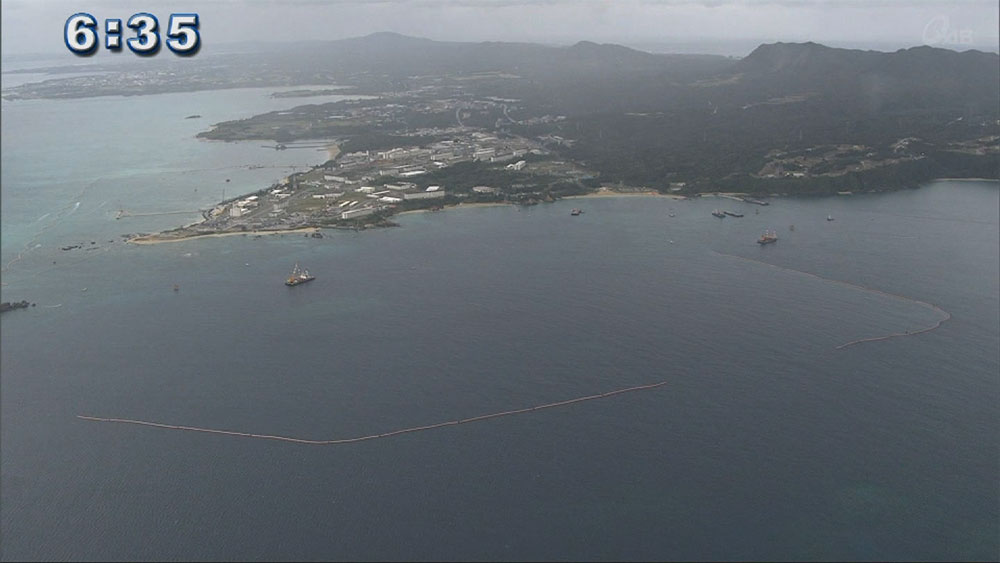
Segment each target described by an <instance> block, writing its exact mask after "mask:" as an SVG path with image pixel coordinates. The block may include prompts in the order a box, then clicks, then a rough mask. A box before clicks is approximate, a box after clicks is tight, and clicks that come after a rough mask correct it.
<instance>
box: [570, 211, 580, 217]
mask: <svg viewBox="0 0 1000 563" xmlns="http://www.w3.org/2000/svg"><path fill="white" fill-rule="evenodd" d="M581 213H583V210H582V209H574V210H573V211H570V212H569V214H570V215H572V216H574V217H575V216H577V215H579V214H581Z"/></svg>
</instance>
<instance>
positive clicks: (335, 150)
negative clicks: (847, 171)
mask: <svg viewBox="0 0 1000 563" xmlns="http://www.w3.org/2000/svg"><path fill="white" fill-rule="evenodd" d="M327 150H328V151H329V153H330V155H331V158H333V157H335V156H336V155H337V154H339V152H340V147H339V146H338V145H336V144H331V145H330V146H329V147H327ZM938 181H948V182H998V181H1000V180H998V179H996V178H935V179H934V180H930V181H928V183H930V182H938ZM858 193H864V192H858ZM826 195H833V194H826ZM748 196H749V194H747V193H744V192H701V193H698V194H692V195H690V196H685V195H675V194H663V193H660V192H657V191H654V190H647V191H637V192H617V191H614V190H610V189H607V188H599V189H597V190H596V191H594V192H591V193H587V194H580V195H570V196H563V197H560V198H559V199H558V200H556V201H559V200H563V199H587V198H607V197H662V198H667V199H673V200H686V199H691V198H695V197H721V198H726V199H732V200H737V201H742V200H743V198H744V197H748ZM789 196H792V197H794V195H793V194H768V196H766V197H772V198H779V197H789ZM515 205H517V204H516V203H513V202H475V203H468V202H461V203H457V204H454V205H446V206H444V207H443V208H442V209H431V208H425V209H409V210H406V211H400V212H399V213H393V214H392V216H402V215H408V214H413V213H430V212H433V211H441V210H443V209H459V208H463V207H464V208H472V207H477V208H478V207H505V206H515ZM198 224H199V222H195V223H191V224H189V225H185V226H184V227H182V228H189V227H193V226H196V225H198ZM322 229H323V227H298V228H295V229H277V230H260V231H239V232H224V233H203V234H197V235H191V236H182V237H171V236H164V235H163V234H161V233H155V234H150V235H143V236H138V237H134V238H131V239H128V240H127V241H126V242H128V243H133V244H137V245H150V244H164V243H171V242H183V241H188V240H193V239H199V238H209V237H215V238H219V237H231V236H239V235H253V236H263V235H282V234H285V233H315V232H319V231H321V230H322Z"/></svg>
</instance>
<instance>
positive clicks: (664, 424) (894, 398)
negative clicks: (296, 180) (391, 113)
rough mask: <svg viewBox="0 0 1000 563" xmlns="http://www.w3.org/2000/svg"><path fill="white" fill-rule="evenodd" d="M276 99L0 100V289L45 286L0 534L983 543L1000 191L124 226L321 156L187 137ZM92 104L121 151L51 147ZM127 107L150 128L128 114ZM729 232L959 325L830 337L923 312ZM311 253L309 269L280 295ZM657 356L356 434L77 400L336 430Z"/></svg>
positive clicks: (221, 542)
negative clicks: (187, 233)
mask: <svg viewBox="0 0 1000 563" xmlns="http://www.w3.org/2000/svg"><path fill="white" fill-rule="evenodd" d="M260 92H261V91H257V92H256V93H255V92H252V91H245V92H244V94H245V95H246V99H242V98H239V99H237V98H233V96H234V94H233V92H231V91H230V92H214V93H213V92H207V93H195V94H177V95H172V96H174V97H172V98H169V100H170V101H169V103H167V102H165V101H163V99H159V100H158V99H156V98H155V97H149V98H131V99H113V98H104V99H98V100H91V101H82V102H38V103H37V104H35V105H30V104H28V103H25V104H24V105H11V104H6V103H5V104H4V106H3V112H4V114H3V127H4V129H3V131H4V136H3V168H2V174H3V178H2V186H3V190H2V197H3V216H2V217H3V227H2V228H3V240H2V247H3V252H2V254H3V261H4V264H9V265H8V266H7V267H6V269H5V270H4V272H3V281H4V284H5V285H4V286H3V287H2V297H3V299H4V300H19V299H28V300H30V301H33V302H37V303H38V306H37V307H35V308H32V309H28V310H26V311H16V312H12V313H10V314H5V315H4V317H3V321H2V325H0V332H2V342H3V346H2V347H0V367H2V372H0V373H2V375H0V386H2V388H0V391H2V394H0V407H2V408H0V417H2V418H0V422H2V424H0V439H2V440H0V448H2V452H0V453H2V456H0V470H2V473H0V477H2V487H0V496H2V498H0V501H2V502H0V532H2V537H3V542H2V544H0V550H2V552H0V555H2V557H3V559H4V560H16V559H96V558H105V557H109V558H112V559H154V558H155V559H220V558H225V559H237V558H249V559H271V558H278V559H464V558H471V559H535V558H546V559H802V558H810V559H816V558H819V559H834V558H849V559H959V558H960V559H970V558H971V559H991V558H996V556H997V554H998V550H1000V543H998V540H997V537H998V536H997V531H998V523H1000V514H998V506H1000V502H998V501H1000V491H998V487H997V482H996V475H997V474H998V470H1000V467H998V460H997V457H996V452H997V451H998V450H997V448H998V446H1000V440H998V436H1000V434H998V432H997V430H998V428H997V424H998V422H997V421H998V417H997V414H998V412H997V411H998V408H997V405H998V404H1000V402H998V399H1000V382H998V380H997V377H996V374H997V373H998V370H1000V357H998V356H1000V351H998V346H1000V344H998V343H1000V303H998V301H1000V297H998V296H1000V282H998V280H1000V264H998V226H997V223H998V221H997V209H998V206H1000V199H998V193H1000V192H998V189H997V185H996V183H995V182H994V183H989V182H978V183H976V182H937V183H932V184H929V185H927V186H924V187H922V188H920V189H918V190H910V191H903V192H896V193H891V194H878V195H864V196H852V197H831V198H813V199H779V200H774V201H773V203H772V205H770V206H768V207H755V206H751V205H748V204H742V203H737V202H732V201H729V200H724V199H715V198H702V199H697V200H692V201H672V200H668V199H661V198H636V197H630V198H592V199H584V200H566V201H561V202H557V203H555V204H551V205H540V206H536V207H531V208H526V209H519V208H514V207H492V208H470V209H449V210H446V211H444V212H441V213H427V214H412V215H406V216H403V217H401V218H400V223H401V224H402V227H401V228H396V229H385V230H378V231H366V232H361V233H353V232H335V233H328V235H327V236H326V237H325V238H323V239H312V238H306V237H303V236H301V235H291V234H289V235H284V236H274V237H263V238H253V237H230V238H218V239H202V240H197V241H189V242H185V243H180V244H165V245H156V246H146V247H136V246H128V245H124V244H122V243H120V242H115V243H108V242H107V241H108V240H114V239H115V238H116V237H118V236H119V235H120V234H121V233H126V232H135V231H151V230H155V229H157V228H162V227H163V226H173V225H176V224H180V223H183V222H186V221H187V220H189V219H187V218H185V217H184V216H175V215H171V216H160V217H135V218H130V219H128V221H131V222H130V223H128V224H125V221H126V220H125V219H123V220H118V221H116V220H115V219H114V216H113V215H114V211H115V210H116V209H117V206H118V205H119V203H118V202H119V200H121V204H120V205H122V206H124V207H127V208H129V209H132V208H135V210H137V211H147V210H149V211H158V210H166V211H171V210H177V209H178V208H179V207H180V208H183V207H181V206H184V205H193V206H194V207H195V208H197V207H201V206H204V205H208V204H211V203H212V202H213V201H214V200H215V199H217V198H218V193H216V192H219V191H220V190H221V187H222V184H223V183H224V178H226V177H229V178H231V179H232V181H231V182H230V183H229V184H227V186H233V187H232V188H228V187H227V193H230V192H229V191H228V190H229V189H233V190H234V191H235V190H237V187H236V186H245V187H246V190H245V191H252V190H255V189H258V188H259V187H260V186H261V185H266V184H267V182H269V181H272V180H273V179H275V178H277V177H280V175H282V174H286V173H287V171H288V170H289V168H288V166H289V165H294V164H299V165H306V164H309V163H315V162H319V161H320V160H322V159H323V155H322V154H321V153H316V152H314V151H309V150H305V149H303V150H301V151H297V152H292V151H285V152H282V153H278V152H275V151H267V150H266V149H262V148H259V147H257V146H254V145H253V144H223V143H204V142H198V141H196V140H193V139H192V138H191V137H192V136H193V135H194V134H195V133H197V131H199V130H201V129H202V128H203V127H204V126H205V125H206V124H207V123H210V122H213V121H219V120H222V119H230V118H233V117H240V116H244V115H249V114H252V113H255V112H258V111H263V110H266V109H267V108H269V107H271V106H269V105H268V104H270V103H271V101H270V100H266V98H263V99H262V96H261V95H260ZM266 93H267V92H266V91H265V92H264V96H265V97H266ZM247 100H249V101H247ZM279 101H280V100H279ZM81 103H82V105H83V106H85V107H86V108H87V111H86V112H85V114H86V115H88V116H101V119H104V120H106V122H107V123H108V125H107V131H108V135H106V136H105V137H104V139H105V141H104V143H106V144H105V145H100V144H96V142H95V141H94V140H93V139H92V138H84V137H81V136H76V135H68V137H66V142H64V143H57V142H56V141H57V140H59V139H61V138H63V136H65V135H66V134H65V133H61V132H60V128H65V127H66V126H65V123H66V122H67V120H69V119H70V115H71V114H73V113H74V112H75V111H76V110H78V109H79V106H80V104H81ZM18 104H20V103H18ZM123 104H125V105H124V106H123ZM241 104H242V105H241ZM254 104H258V105H254ZM125 106H127V107H125ZM156 108H159V109H156ZM164 108H170V109H169V111H168V110H166V109H164ZM206 108H208V109H206ZM262 108H263V109H262ZM167 113H169V114H170V117H169V119H168V118H166V117H163V115H166V114H167ZM192 113H200V114H202V115H203V116H205V118H204V119H202V120H183V119H182V118H183V117H184V116H186V115H189V114H192ZM141 115H146V116H153V117H150V120H151V125H150V127H152V128H153V129H157V130H158V131H159V132H160V133H159V134H158V135H153V134H150V135H149V137H148V138H149V139H153V138H157V139H158V140H156V143H155V146H154V148H150V146H149V145H147V146H142V145H141V140H142V139H143V138H145V137H144V136H143V135H144V134H134V135H133V133H132V132H133V131H134V124H135V123H136V122H137V121H136V120H135V119H130V118H122V119H118V118H116V116H141ZM156 116H159V117H156ZM88 119H90V118H88ZM94 119H96V117H94ZM84 121H85V122H86V123H85V125H87V126H88V128H89V126H90V125H92V123H93V122H92V121H87V120H84ZM193 121H201V122H202V123H192V122H193ZM12 140H16V141H15V142H12ZM150 143H152V141H150ZM54 147H59V151H58V152H55V151H54ZM144 159H145V160H144ZM268 159H270V160H268ZM32 161H35V162H41V163H43V164H44V166H30V165H29V164H28V163H29V162H32ZM257 162H261V163H266V164H268V165H270V166H275V167H276V168H266V169H258V170H247V169H246V165H247V164H251V163H257ZM241 166H242V168H240V167H241ZM195 187H197V188H198V195H197V196H195V195H194V188H195ZM77 201H79V202H80V206H79V207H77V208H75V210H74V206H75V202H77ZM102 202H107V203H105V204H104V205H103V206H102V205H101V204H102ZM572 207H583V208H584V209H585V211H586V212H585V214H584V215H581V216H579V217H571V216H570V215H569V210H570V209H571V208H572ZM716 207H720V208H726V209H731V210H734V211H736V210H739V211H742V212H744V213H745V214H746V216H745V217H744V218H742V219H735V218H727V219H724V220H718V219H715V218H713V217H711V215H710V214H709V213H710V211H711V210H712V209H714V208H716ZM755 211H758V212H759V214H755V213H754V212H755ZM671 212H673V213H674V214H675V217H669V213H671ZM46 213H48V214H49V216H48V217H46V218H45V219H39V218H40V217H42V216H43V215H44V214H46ZM828 214H832V215H833V216H834V217H835V218H836V220H835V221H832V222H828V221H826V220H825V218H826V216H827V215H828ZM195 217H196V216H195ZM190 220H193V218H192V219H190ZM793 224H794V225H795V230H794V231H792V230H789V225H793ZM765 228H773V229H776V230H777V231H778V234H779V236H780V237H781V240H780V241H779V242H778V243H777V244H774V245H770V246H767V247H760V246H758V245H757V244H755V243H754V241H755V239H756V237H757V236H758V235H759V234H760V232H761V231H762V230H763V229H765ZM90 240H95V242H96V243H97V244H95V245H94V246H96V247H97V248H98V249H97V250H94V251H86V250H74V251H61V250H59V248H60V247H61V246H65V245H68V244H76V243H78V242H81V241H84V242H86V244H87V245H89V242H90ZM671 241H672V242H671ZM38 244H40V245H41V246H38V247H36V246H34V245H38ZM25 249H27V252H25ZM19 252H20V253H22V254H23V255H24V258H22V259H20V260H17V261H15V262H13V263H10V261H11V260H12V259H14V258H16V256H17V254H18V253H19ZM722 254H732V255H737V256H741V257H745V258H751V259H754V260H761V261H764V262H767V263H769V264H773V265H776V266H781V267H783V268H789V269H793V270H803V271H807V272H812V273H815V274H818V275H820V276H823V277H827V278H832V279H837V280H842V281H845V282H849V283H854V284H861V285H865V286H869V287H874V288H877V289H880V290H882V291H885V292H889V293H893V294H900V295H906V296H910V297H912V298H914V299H918V300H921V301H926V302H930V303H933V304H935V305H937V306H939V307H941V308H943V309H944V310H947V311H948V312H949V313H951V315H952V319H951V320H949V321H947V322H945V323H944V324H943V325H942V326H941V328H939V329H937V330H934V331H931V332H928V333H925V334H922V335H918V336H911V337H904V338H897V339H893V340H888V341H884V342H876V343H869V344H861V345H858V346H854V347H850V348H846V349H843V350H836V349H835V347H836V346H837V345H839V344H842V343H843V342H846V341H848V340H852V339H856V338H864V337H871V336H878V335H882V334H887V333H892V332H901V331H906V330H919V329H921V328H923V327H926V326H929V325H931V324H933V323H934V322H936V321H937V320H938V318H939V315H938V314H937V313H935V312H934V311H933V310H930V309H928V308H926V307H922V306H920V305H919V304H916V303H914V302H911V301H906V300H900V299H895V298H892V297H887V296H884V295H877V294H874V293H871V292H864V291H861V290H858V289H855V288H851V287H848V286H844V285H840V284H836V283H831V282H826V281H823V280H820V279H816V278H814V277H810V276H806V275H802V274H799V273H795V272H792V271H788V270H783V269H778V268H772V267H769V266H767V265H763V264H760V263H756V262H748V261H745V260H739V259H736V258H731V257H727V256H723V255H722ZM53 260H55V261H56V263H55V264H53V263H52V262H53ZM296 261H298V262H299V263H301V264H302V265H304V266H306V267H308V268H309V269H310V270H311V271H313V273H315V274H317V275H318V279H317V280H316V281H315V282H312V283H310V284H307V285H305V286H301V287H298V288H293V289H289V288H286V287H285V286H284V285H282V283H281V282H282V280H283V278H284V276H285V275H286V274H287V272H288V270H289V268H290V267H291V265H292V264H293V263H294V262H296ZM174 284H178V285H179V286H180V288H181V289H180V291H178V292H174V291H172V286H173V285H174ZM84 287H85V288H87V290H86V291H82V288H84ZM56 305H58V306H56ZM656 381H667V382H668V384H667V385H665V386H663V387H660V388H657V389H655V390H651V391H644V392H639V393H635V394H628V395H621V396H616V397H613V398H609V399H606V400H600V401H590V402H587V403H581V404H577V405H572V406H567V407H564V408H560V409H549V410H545V411H540V412H536V413H530V414H525V415H521V416H516V417H507V418H500V419H494V420H489V421H484V422H480V423H475V424H465V425H460V426H454V427H448V428H443V429H440V430H434V431H428V432H423V433H414V434H408V435H403V436H398V437H393V438H388V439H384V440H375V441H372V442H365V443H361V444H356V445H350V446H328V447H315V446H301V445H294V444H289V443H280V442H271V441H262V440H253V439H247V438H238V437H226V436H218V435H207V434H199V433H185V432H177V431H168V430H163V429H154V428H143V427H137V426H123V425H113V424H102V423H94V422H86V421H82V420H79V419H77V418H76V415H78V414H89V415H96V416H112V417H123V418H137V419H144V420H151V421H161V422H167V423H172V424H183V425H192V426H203V427H210V428H220V429H229V430H236V431H242V432H252V433H269V434H283V435H290V436H297V437H305V438H315V439H329V438H342V437H353V436H359V435H365V434H371V433H380V432H386V431H391V430H395V429H398V428H403V427H409V426H416V425H423V424H432V423H436V422H442V421H447V420H453V419H456V418H464V417H470V416H476V415H481V414H486V413H490V412H497V411H504V410H510V409H517V408H523V407H527V406H532V405H537V404H542V403H547V402H552V401H558V400H563V399H568V398H572V397H577V396H582V395H590V394H593V393H600V392H605V391H610V390H613V389H617V388H621V387H629V386H633V385H640V384H645V383H651V382H656Z"/></svg>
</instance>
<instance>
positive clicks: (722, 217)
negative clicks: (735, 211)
mask: <svg viewBox="0 0 1000 563" xmlns="http://www.w3.org/2000/svg"><path fill="white" fill-rule="evenodd" d="M712 215H715V216H716V217H718V218H719V219H725V218H726V214H725V213H723V212H721V211H719V210H718V209H716V210H715V211H713V212H712Z"/></svg>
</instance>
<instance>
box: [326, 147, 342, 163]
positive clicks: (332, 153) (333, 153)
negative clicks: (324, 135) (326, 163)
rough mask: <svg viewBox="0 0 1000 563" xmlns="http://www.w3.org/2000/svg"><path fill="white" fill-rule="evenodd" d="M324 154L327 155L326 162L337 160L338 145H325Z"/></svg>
mask: <svg viewBox="0 0 1000 563" xmlns="http://www.w3.org/2000/svg"><path fill="white" fill-rule="evenodd" d="M326 154H327V155H328V157H327V158H328V160H333V159H335V158H337V155H338V154H340V145H338V144H336V143H335V144H332V145H327V147H326Z"/></svg>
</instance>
